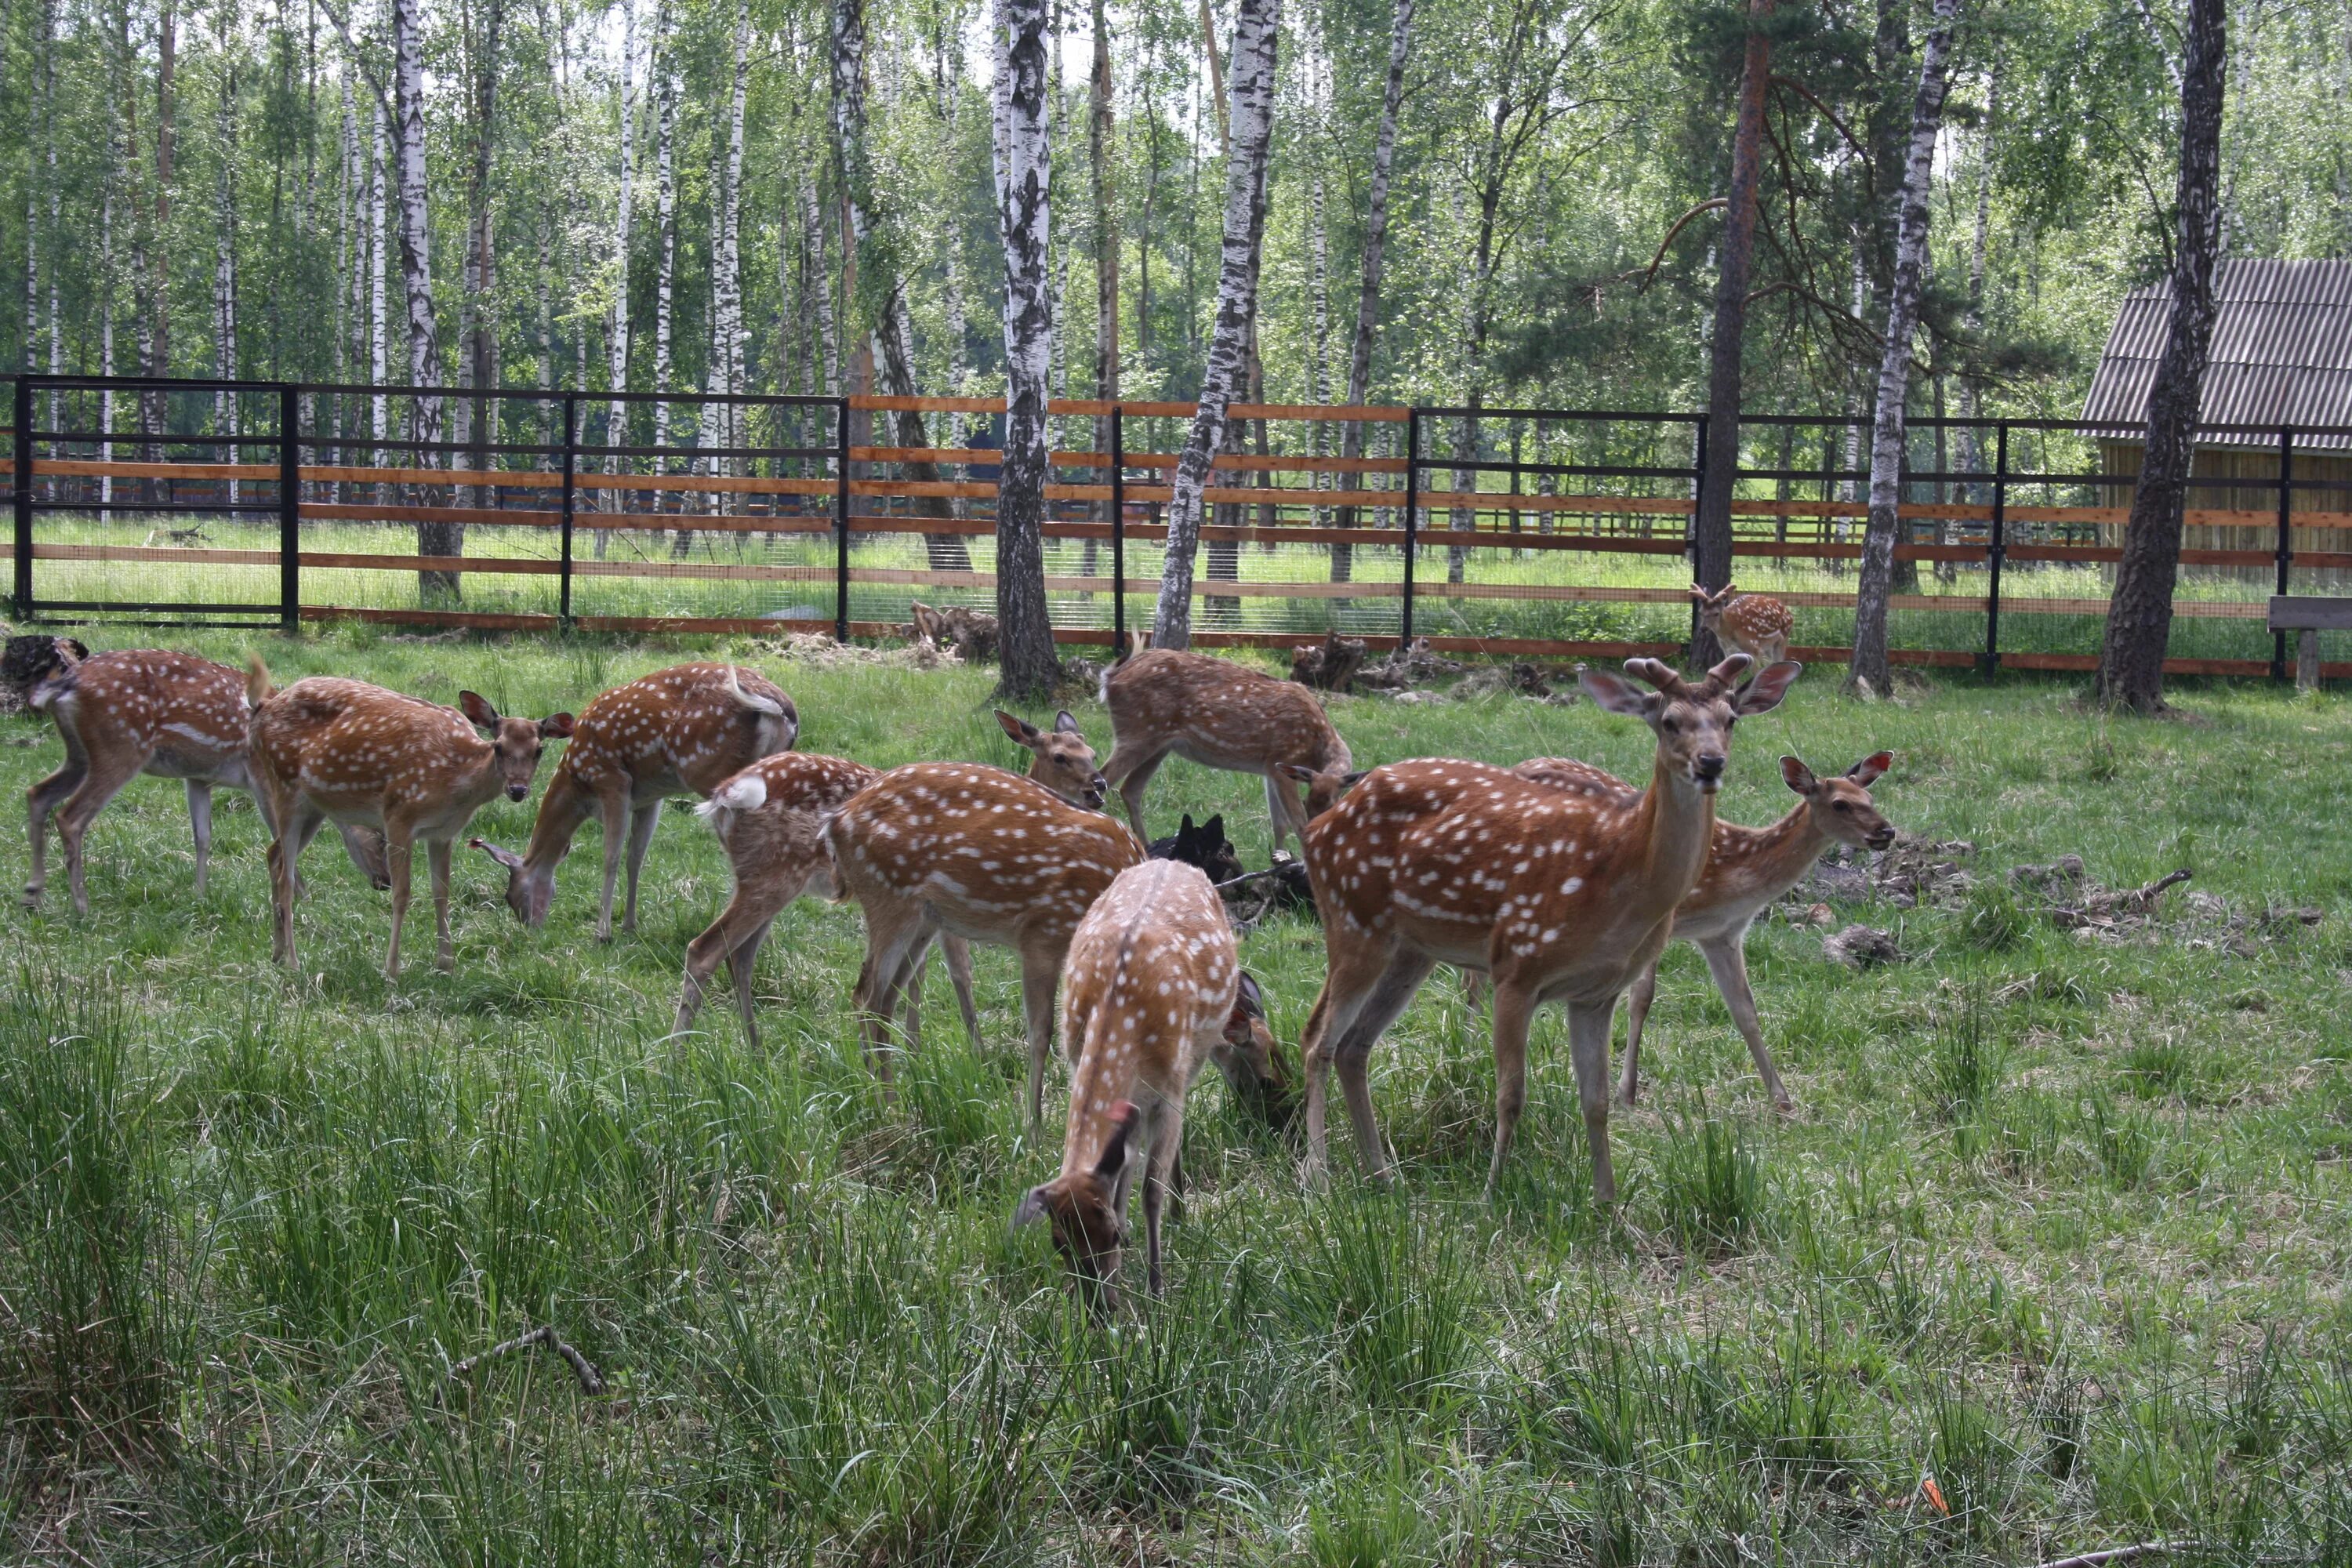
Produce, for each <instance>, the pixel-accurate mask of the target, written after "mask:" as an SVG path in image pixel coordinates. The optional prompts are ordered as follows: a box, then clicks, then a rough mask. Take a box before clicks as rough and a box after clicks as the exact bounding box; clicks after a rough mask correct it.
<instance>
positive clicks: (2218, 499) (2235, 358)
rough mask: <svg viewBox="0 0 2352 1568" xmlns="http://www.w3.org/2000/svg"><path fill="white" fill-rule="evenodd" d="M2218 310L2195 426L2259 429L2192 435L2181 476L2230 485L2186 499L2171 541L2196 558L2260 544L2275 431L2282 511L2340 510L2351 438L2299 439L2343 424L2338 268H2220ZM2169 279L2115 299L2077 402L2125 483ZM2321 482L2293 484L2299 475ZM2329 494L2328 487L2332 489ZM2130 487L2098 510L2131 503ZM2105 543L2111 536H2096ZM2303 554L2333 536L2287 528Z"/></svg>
mask: <svg viewBox="0 0 2352 1568" xmlns="http://www.w3.org/2000/svg"><path fill="white" fill-rule="evenodd" d="M2214 291H2215V293H2216V295H2217V296H2218V300H2219V305H2220V310H2219V312H2218V314H2217V315H2216V317H2215V319H2214V322H2213V346H2212V354H2211V359H2210V363H2208V365H2207V367H2206V372H2205V389H2204V398H2203V403H2202V405H2201V406H2200V409H2199V412H2198V419H2199V423H2200V425H2203V426H2215V425H2246V426H2258V427H2259V430H2260V432H2261V433H2259V434H2257V433H2252V432H2248V433H2242V434H2238V433H2221V432H2213V433H2210V434H2208V433H2204V432H2200V435H2199V437H2198V442H2197V460H2196V465H2195V467H2194V468H2192V469H2191V470H2190V472H2191V474H2192V476H2193V477H2196V478H2200V479H2243V480H2244V481H2245V483H2244V484H2242V485H2236V486H2230V487H2226V488H2225V487H2220V486H2216V487H2214V488H2212V489H2206V488H2204V487H2202V486H2200V487H2197V488H2194V489H2191V490H2190V491H2189V514H2190V515H2189V527H2188V529H2187V531H2186V532H2185V534H2184V536H2183V539H2182V543H2183V544H2184V545H2186V546H2187V547H2188V548H2190V549H2201V550H2270V549H2272V548H2273V546H2274V545H2275V543H2276V542H2277V538H2278V525H2277V522H2276V518H2277V515H2278V478H2279V432H2280V431H2281V430H2282V429H2289V428H2291V429H2293V430H2294V479H2295V480H2296V481H2297V488H2296V489H2294V494H2293V500H2292V510H2294V511H2309V512H2336V513H2344V512H2352V435H2315V434H2305V432H2307V431H2310V430H2313V429H2314V428H2315V427H2316V428H2322V429H2324V428H2326V427H2327V426H2337V427H2352V261H2259V260H2245V261H2224V262H2222V263H2221V268H2220V269H2219V273H2218V275H2217V277H2216V279H2215V280H2214ZM2171 300H2172V289H2171V285H2170V283H2169V281H2167V282H2164V283H2159V284H2158V285H2156V286H2155V287H2154V288H2150V289H2137V290H2135V291H2134V292H2133V293H2131V294H2130V295H2128V296H2126V298H2125V300H2124V302H2123V308H2122V309H2121V310H2118V311H2116V324H2115V328H2114V330H2113V331H2110V332H2109V333H2108V334H2107V346H2106V351H2105V353H2102V354H2101V355H2100V356H2099V368H2098V371H2097V373H2096V374H2094V375H2093V376H2092V378H2091V390H2090V393H2089V395H2086V396H2085V397H2084V400H2083V429H2084V434H2085V435H2088V436H2090V437H2093V438H2094V439H2095V440H2096V441H2097V442H2098V446H2099V457H2100V466H2099V471H2100V472H2102V473H2107V474H2126V475H2137V473H2138V472H2139V465H2140V448H2141V446H2142V443H2143V439H2144V437H2145V436H2146V434H2147V395H2148V388H2149V386H2150V384H2152V383H2153V382H2154V381H2155V379H2156V363H2157V359H2158V356H2159V355H2161V354H2162V353H2163V352H2164V339H2165V332H2166V331H2167V328H2168V324H2169V319H2170V315H2171ZM2313 480H2320V481H2329V482H2330V485H2329V488H2326V489H2303V488H2301V486H2302V485H2303V484H2304V483H2305V482H2308V481H2313ZM2336 486H2341V487H2342V488H2340V489H2339V488H2335V487H2336ZM2131 494H2132V487H2130V486H2129V485H2116V486H2112V487H2109V488H2108V489H2107V491H2106V496H2105V504H2106V505H2108V506H2113V507H2126V508H2128V507H2129V506H2130V505H2131ZM2225 510H2226V511H2234V512H2240V513H2258V514H2260V515H2259V516H2248V517H2246V518H2245V519H2244V521H2243V522H2242V523H2241V522H2239V521H2238V520H2236V519H2232V520H2231V524H2228V525H2221V524H2216V523H2210V522H2208V523H2200V522H2198V521H2196V514H2197V513H2199V512H2213V511H2225ZM2119 531H2120V530H2119V529H2116V528H2103V529H2102V530H2101V532H2102V533H2103V534H2105V535H2107V536H2108V537H2107V539H2106V541H2105V542H2109V543H2113V542H2116V540H2115V537H2114V536H2115V535H2116V533H2118V532H2119ZM2345 537H2346V536H2345V535H2344V534H2342V533H2339V532H2337V531H2335V530H2334V529H2303V528H2298V529H2295V530H2294V549H2295V550H2296V551H2297V552H2304V551H2336V550H2341V549H2343V548H2344V540H2345Z"/></svg>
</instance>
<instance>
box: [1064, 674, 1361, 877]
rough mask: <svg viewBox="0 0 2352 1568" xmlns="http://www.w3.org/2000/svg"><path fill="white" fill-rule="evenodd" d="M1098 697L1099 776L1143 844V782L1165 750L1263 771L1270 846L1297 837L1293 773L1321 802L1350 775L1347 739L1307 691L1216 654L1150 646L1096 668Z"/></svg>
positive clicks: (1213, 764)
mask: <svg viewBox="0 0 2352 1568" xmlns="http://www.w3.org/2000/svg"><path fill="white" fill-rule="evenodd" d="M1102 700H1103V705H1104V706H1105V707H1107V708H1108V709H1109V710H1110V730H1111V752H1110V761H1108V763H1104V764H1103V777H1104V778H1105V779H1107V780H1108V781H1109V782H1110V783H1111V784H1114V785H1116V786H1117V787H1118V795H1119V799H1120V800H1122V801H1124V802H1125V803H1126V805H1127V819H1128V821H1129V823H1131V824H1132V825H1133V826H1134V827H1135V836H1136V837H1138V838H1140V839H1143V840H1145V841H1146V842H1147V843H1148V842H1150V837H1151V835H1150V831H1149V830H1148V829H1147V828H1145V826H1144V825H1143V795H1144V791H1146V790H1147V789H1149V788H1150V786H1151V775H1152V774H1153V773H1157V772H1159V771H1160V763H1163V762H1165V761H1167V760H1168V758H1169V757H1170V755H1171V754H1173V755H1175V756H1179V757H1182V758H1184V759H1185V760H1186V761H1188V762H1194V763H1200V764H1201V765H1202V767H1208V768H1223V769H1227V770H1229V771H1231V772H1234V773H1257V774H1260V775H1261V776H1263V777H1264V778H1265V809H1266V815H1267V816H1270V817H1271V818H1272V819H1273V822H1274V847H1276V849H1279V848H1281V847H1282V841H1283V838H1284V837H1285V836H1286V835H1295V836H1297V837H1298V838H1299V839H1300V841H1301V842H1302V843H1303V842H1305V837H1306V832H1307V822H1308V820H1309V819H1310V817H1311V816H1313V815H1314V811H1313V808H1312V807H1311V805H1310V807H1309V808H1307V809H1302V808H1301V807H1300V805H1299V802H1298V795H1297V793H1296V792H1295V791H1294V790H1293V789H1292V787H1291V785H1292V783H1293V782H1294V781H1295V782H1297V783H1300V784H1306V785H1307V789H1308V792H1309V794H1310V795H1318V792H1319V798H1321V799H1323V800H1324V801H1325V802H1327V803H1328V801H1329V800H1331V799H1334V798H1337V796H1338V795H1339V792H1340V791H1342V790H1344V789H1346V788H1347V786H1348V784H1349V783H1350V782H1351V781H1352V780H1353V778H1354V777H1355V776H1356V775H1355V774H1353V773H1350V771H1349V770H1350V769H1351V768H1352V767H1353V766H1354V765H1355V764H1354V763H1353V762H1352V761H1351V760H1350V759H1349V754H1348V742H1345V741H1343V740H1341V739H1340V738H1339V731H1337V730H1335V729H1333V728H1332V727H1331V720H1330V717H1329V716H1328V714H1326V713H1325V712H1324V711H1323V704H1322V703H1320V702H1318V701H1317V700H1316V699H1315V694H1314V693H1313V692H1311V691H1309V690H1307V688H1305V687H1304V686H1301V685H1299V684H1297V682H1295V681H1289V680H1276V679H1275V678H1274V677H1273V676H1270V675H1266V674H1264V673H1262V672H1260V671H1258V670H1255V669H1249V668H1244V666H1241V665H1238V664H1234V663H1231V662H1229V661H1227V660H1225V659H1222V658H1210V657H1209V656H1208V655H1206V654H1199V653H1180V652H1178V651H1176V650H1175V649H1172V648H1151V649H1149V650H1147V651H1145V652H1142V653H1139V654H1137V655H1136V656H1135V657H1134V658H1130V659H1129V660H1127V661H1126V662H1125V663H1124V664H1120V665H1118V666H1116V667H1115V668H1111V669H1108V670H1106V671H1105V672H1104V673H1103V678H1102Z"/></svg>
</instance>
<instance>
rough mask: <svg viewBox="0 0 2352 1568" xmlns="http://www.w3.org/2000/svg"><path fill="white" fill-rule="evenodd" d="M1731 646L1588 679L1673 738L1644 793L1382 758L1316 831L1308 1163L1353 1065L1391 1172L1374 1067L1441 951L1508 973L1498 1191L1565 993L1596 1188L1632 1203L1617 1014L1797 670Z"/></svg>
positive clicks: (1316, 1161) (1380, 1164) (1364, 1119)
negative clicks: (1533, 1046) (1756, 733)
mask: <svg viewBox="0 0 2352 1568" xmlns="http://www.w3.org/2000/svg"><path fill="white" fill-rule="evenodd" d="M1748 663H1749V660H1748V656H1747V655H1745V654H1734V655H1732V656H1731V657H1730V658H1727V659H1725V660H1724V661H1723V662H1722V663H1720V664H1718V665H1717V666H1716V667H1715V668H1713V669H1711V670H1709V671H1708V672H1707V674H1706V677H1705V678H1704V679H1699V680H1693V681H1686V680H1685V679H1683V678H1682V677H1681V676H1679V675H1677V674H1675V671H1674V670H1672V669H1670V668H1667V667H1666V666H1665V665H1664V664H1661V663H1659V662H1658V661H1657V660H1655V659H1646V658H1636V659H1629V660H1627V661H1626V665H1625V670H1626V674H1628V675H1631V676H1633V677H1634V678H1635V679H1639V680H1642V681H1644V682H1646V683H1648V684H1649V685H1650V686H1652V687H1654V688H1655V689H1654V691H1648V692H1644V691H1643V690H1641V689H1639V688H1637V687H1635V686H1634V685H1633V683H1632V682H1631V681H1628V680H1626V679H1624V678H1623V677H1621V676H1616V675H1611V674H1606V673H1603V672H1601V671H1598V670H1587V671H1585V672H1584V673H1583V675H1582V676H1581V677H1580V680H1581V683H1582V685H1583V687H1584V689H1585V692H1586V694H1587V695H1589V696H1590V697H1591V699H1592V700H1594V701H1595V702H1596V703H1598V704H1600V706H1601V707H1602V708H1604V709H1606V710H1609V711H1611V712H1612V713H1623V714H1627V715H1630V716H1633V717H1635V718H1639V719H1641V720H1642V721H1644V722H1645V723H1647V724H1648V725H1649V726H1650V728H1651V730H1652V731H1654V733H1655V735H1656V736H1657V750H1656V753H1655V759H1654V763H1653V764H1652V768H1651V774H1650V787H1649V788H1648V789H1647V790H1646V791H1644V792H1643V794H1642V795H1640V796H1639V797H1637V798H1636V799H1635V800H1634V801H1633V802H1632V803H1631V804H1620V803H1618V802H1616V801H1613V800H1608V799H1598V798H1594V797H1591V796H1588V795H1578V794H1574V793H1571V792H1570V791H1566V790H1560V789H1555V788H1552V787H1550V786H1548V785H1545V784H1537V783H1534V782H1533V781H1531V780H1528V779H1523V778H1520V777H1518V776H1517V774H1514V773H1509V772H1507V771H1506V770H1504V769H1502V768H1497V767H1491V766H1489V765H1487V764H1486V763H1468V762H1453V761H1444V760H1428V761H1420V762H1410V763H1391V764H1390V765H1388V766H1386V767H1381V768H1375V769H1373V770H1372V772H1371V773H1370V774H1369V775H1368V776H1367V777H1366V778H1365V779H1364V781H1363V782H1362V783H1361V784H1358V785H1357V786H1356V787H1355V789H1354V790H1352V791H1351V792H1349V795H1347V797H1346V798H1345V799H1343V800H1341V801H1340V802H1339V805H1336V806H1334V807H1333V808H1332V809H1331V810H1330V811H1329V812H1328V813H1326V814H1324V815H1323V816H1318V818H1316V820H1315V822H1314V824H1313V825H1312V826H1310V827H1309V828H1308V829H1307V856H1306V858H1307V875H1308V877H1309V878H1310V879H1311V880H1312V882H1313V885H1314V889H1315V902H1316V907H1317V908H1318V910H1320V911H1321V912H1322V915H1323V930H1324V940H1325V942H1326V946H1327V951H1328V957H1329V963H1328V973H1327V975H1326V978H1325V980H1324V983H1323V991H1322V994H1320V995H1319V996H1318V997H1317V998H1316V1001H1315V1010H1314V1012H1313V1014H1312V1015H1311V1016H1309V1017H1308V1019H1307V1034H1306V1038H1305V1040H1304V1042H1303V1047H1304V1050H1305V1052H1306V1057H1307V1167H1308V1170H1309V1172H1310V1173H1312V1174H1315V1175H1317V1176H1319V1175H1320V1174H1321V1173H1323V1172H1324V1171H1325V1170H1326V1169H1327V1168H1328V1147H1327V1141H1326V1128H1325V1110H1326V1098H1327V1085H1328V1080H1329V1077H1330V1071H1331V1068H1332V1067H1333V1066H1334V1065H1335V1064H1336V1065H1337V1066H1338V1068H1339V1083H1340V1087H1341V1089H1342V1090H1343V1091H1344V1092H1345V1094H1346V1096H1347V1101H1348V1113H1349V1119H1350V1120H1351V1121H1353V1122H1354V1124H1355V1131H1356V1149H1357V1156H1358V1158H1359V1159H1360V1160H1361V1161H1362V1162H1363V1163H1364V1165H1365V1168H1366V1169H1367V1170H1368V1171H1369V1172H1370V1173H1372V1174H1374V1175H1376V1176H1384V1175H1386V1173H1387V1172H1388V1154H1387V1151H1386V1149H1385V1148H1384V1147H1383V1146H1382V1144H1381V1133H1380V1126H1379V1122H1378V1121H1377V1120H1376V1119H1375V1117H1374V1115H1373V1113H1372V1101H1371V1092H1370V1085H1369V1082H1368V1079H1367V1077H1366V1073H1365V1065H1366V1062H1367V1061H1368V1059H1369V1058H1370V1054H1371V1048H1372V1047H1373V1045H1374V1044H1375V1043H1376V1042H1377V1041H1378V1040H1379V1039H1380V1037H1381V1034H1382V1033H1384V1032H1385V1031H1386V1030H1387V1028H1388V1026H1390V1025H1391V1023H1393V1022H1395V1021H1396V1018H1397V1016H1398V1015H1399V1014H1401V1013H1402V1012H1403V1011H1404V1009H1405V1005H1407V1004H1408V1003H1410V1002H1411V1001H1412V996H1413V993H1414V992H1415V991H1417V990H1419V989H1420V986H1421V984H1422V982H1423V980H1425V979H1426V978H1428V975H1429V973H1430V971H1431V970H1432V969H1433V968H1434V967H1436V966H1437V965H1438V964H1440V963H1451V964H1454V965H1455V966H1456V967H1458V968H1461V969H1464V970H1483V971H1485V972H1486V973H1488V974H1489V975H1491V976H1492V978H1493V981H1494V987H1495V997H1494V1010H1493V1018H1492V1023H1493V1029H1494V1046H1495V1154H1494V1161H1493V1163H1492V1164H1491V1165H1490V1166H1489V1168H1488V1172H1487V1186H1488V1189H1489V1191H1491V1190H1492V1189H1493V1186H1494V1184H1495V1182H1496V1179H1497V1178H1498V1177H1499V1176H1500V1175H1501V1173H1502V1169H1503V1161H1504V1157H1505V1156H1506V1155H1507V1153H1508V1152H1510V1146H1511V1136H1512V1133H1513V1132H1514V1131H1515V1130H1516V1129H1517V1125H1518V1120H1519V1111H1520V1109H1521V1108H1522V1106H1524V1104H1525V1103H1526V1100H1527V1051H1528V1024H1529V1023H1530V1021H1531V1020H1532V1019H1533V1017H1534V1014H1535V1010H1536V1008H1537V1007H1538V1006H1539V1005H1542V1004H1544V1003H1547V1002H1560V1003H1563V1004H1565V1005H1566V1006H1567V1009H1568V1027H1569V1047H1570V1057H1571V1058H1572V1060H1573V1063H1574V1066H1575V1070H1576V1084H1577V1092H1578V1098H1579V1100H1580V1102H1581V1105H1582V1108H1583V1111H1584V1126H1585V1133H1586V1136H1587V1138H1588V1139H1589V1140H1590V1141H1591V1149H1592V1176H1593V1186H1594V1188H1595V1191H1596V1192H1597V1194H1598V1195H1599V1197H1600V1199H1601V1202H1602V1203H1603V1204H1604V1205H1607V1204H1612V1203H1614V1202H1615V1201H1616V1195H1617V1180H1616V1175H1615V1173H1614V1171H1613V1169H1612V1166H1611V1164H1610V1160H1609V1082H1608V1071H1609V1023H1610V1017H1611V1015H1612V1013H1613V1012H1614V1011H1615V1009H1616V1005H1617V998H1618V996H1619V994H1621V993H1622V992H1623V991H1624V990H1625V988H1626V987H1627V986H1628V985H1630V984H1633V981H1634V980H1635V979H1636V978H1637V977H1638V976H1639V975H1640V974H1641V973H1642V972H1643V970H1644V969H1645V968H1647V967H1648V966H1649V964H1650V963H1652V962H1653V961H1654V960H1655V959H1656V957H1657V954H1658V950H1659V949H1660V948H1661V947H1663V946H1664V945H1665V942H1666V937H1667V933H1668V932H1669V931H1671V930H1672V929H1673V925H1674V916H1675V907H1676V906H1677V905H1679V904H1680V903H1681V902H1682V900H1683V899H1684V897H1685V895H1687V894H1688V893H1689V891H1690V890H1691V889H1692V887H1693V886H1695V885H1696V883H1697V881H1698V879H1699V873H1700V871H1701V870H1702V868H1704V867H1705V865H1706V854H1707V848H1708V845H1709V843H1710V841H1711V840H1712V837H1713V834H1714V828H1715V794H1716V790H1717V786H1718V785H1719V784H1721V783H1722V780H1723V772H1724V768H1725V767H1726V765H1727V763H1728V761H1729V753H1730V745H1731V731H1732V727H1733V725H1734V724H1736V723H1737V722H1738V720H1740V719H1741V718H1743V717H1746V716H1747V715H1749V714H1754V713H1762V712H1765V711H1767V710H1769V709H1771V708H1772V707H1773V706H1775V705H1776V704H1777V703H1778V702H1779V701H1780V698H1781V695H1782V693H1784V692H1785V691H1786V690H1787V689H1788V687H1789V683H1790V681H1792V680H1794V679H1796V678H1797V676H1798V673H1799V668H1798V667H1797V666H1796V665H1793V664H1777V665H1773V666H1771V667H1769V668H1767V669H1765V670H1764V671H1763V673H1761V674H1760V675H1759V676H1757V677H1756V678H1755V679H1753V680H1751V681H1749V682H1748V684H1747V685H1745V686H1740V687H1738V688H1736V689H1735V686H1734V683H1735V682H1736V681H1737V680H1738V677H1739V676H1740V674H1741V673H1742V672H1743V671H1745V670H1746V669H1747V668H1748Z"/></svg>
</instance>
